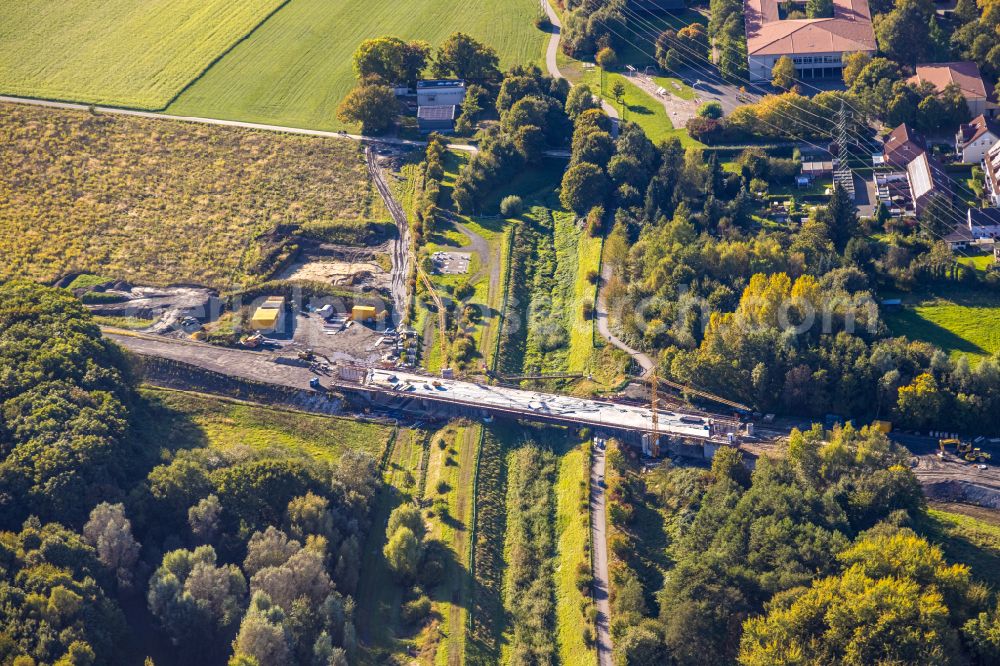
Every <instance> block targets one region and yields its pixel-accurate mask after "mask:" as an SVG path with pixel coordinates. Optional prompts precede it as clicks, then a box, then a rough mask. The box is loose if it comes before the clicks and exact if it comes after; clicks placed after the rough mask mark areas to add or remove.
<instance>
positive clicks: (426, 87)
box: [417, 79, 465, 107]
mask: <svg viewBox="0 0 1000 666" xmlns="http://www.w3.org/2000/svg"><path fill="white" fill-rule="evenodd" d="M464 101H465V81H461V80H459V79H431V80H425V81H417V106H418V107H420V106H461V105H462V102H464Z"/></svg>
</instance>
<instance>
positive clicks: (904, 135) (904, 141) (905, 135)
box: [882, 123, 927, 168]
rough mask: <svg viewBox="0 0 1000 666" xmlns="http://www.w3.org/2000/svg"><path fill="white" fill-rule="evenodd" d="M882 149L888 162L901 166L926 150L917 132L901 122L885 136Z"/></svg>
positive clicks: (925, 145)
mask: <svg viewBox="0 0 1000 666" xmlns="http://www.w3.org/2000/svg"><path fill="white" fill-rule="evenodd" d="M882 150H883V153H884V154H885V161H886V162H887V163H888V164H891V165H893V166H896V167H900V168H902V167H905V166H906V165H907V164H909V163H910V162H912V161H913V160H914V159H916V158H917V157H918V156H920V155H923V154H924V153H925V152H927V144H925V143H924V140H923V138H922V137H921V136H920V135H919V134H917V133H916V132H914V131H913V130H911V129H910V128H909V126H908V125H907V124H906V123H903V124H902V125H900V126H899V127H897V128H896V129H894V130H892V132H891V133H890V134H889V136H888V137H886V139H885V143H884V144H883V146H882Z"/></svg>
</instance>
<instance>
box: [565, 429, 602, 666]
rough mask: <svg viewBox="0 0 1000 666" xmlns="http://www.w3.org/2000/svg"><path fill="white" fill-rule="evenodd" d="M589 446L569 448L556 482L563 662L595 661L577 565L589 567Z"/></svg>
mask: <svg viewBox="0 0 1000 666" xmlns="http://www.w3.org/2000/svg"><path fill="white" fill-rule="evenodd" d="M589 479H590V449H589V446H588V445H587V444H579V445H577V446H573V447H572V448H568V449H567V450H566V452H565V453H563V455H562V457H561V458H560V459H559V477H558V480H557V482H556V550H557V555H558V564H557V566H556V631H557V633H558V637H559V654H560V657H561V659H560V661H561V663H563V664H584V663H593V661H594V658H595V655H594V649H593V647H591V646H588V645H587V643H586V642H585V641H584V631H585V627H587V626H588V624H589V623H588V621H587V619H586V617H585V616H584V614H583V612H582V606H583V604H584V603H585V602H587V601H589V600H590V595H589V594H588V595H587V596H584V594H583V593H582V592H580V589H579V588H578V587H577V577H578V574H577V569H578V568H579V567H588V568H589V567H590V520H589V506H590V505H589V499H588V498H589V493H588V482H589Z"/></svg>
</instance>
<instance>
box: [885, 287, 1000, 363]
mask: <svg viewBox="0 0 1000 666" xmlns="http://www.w3.org/2000/svg"><path fill="white" fill-rule="evenodd" d="M903 306H904V307H903V309H901V310H888V311H883V313H882V316H883V318H884V319H885V322H886V324H888V326H889V329H890V330H891V331H892V333H893V334H894V335H905V336H907V337H908V338H911V339H914V340H924V341H926V342H930V343H933V344H935V345H937V346H939V347H941V348H942V349H944V350H945V351H946V352H949V353H950V354H952V355H953V356H954V355H957V354H968V355H970V356H973V357H983V356H989V355H990V354H994V353H996V352H998V351H1000V296H998V295H996V294H993V293H990V292H988V291H985V290H977V289H961V288H958V287H956V288H951V289H946V290H941V291H940V292H939V293H936V294H933V293H928V294H922V295H914V296H911V297H907V298H904V299H903Z"/></svg>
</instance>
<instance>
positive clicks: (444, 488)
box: [435, 479, 450, 495]
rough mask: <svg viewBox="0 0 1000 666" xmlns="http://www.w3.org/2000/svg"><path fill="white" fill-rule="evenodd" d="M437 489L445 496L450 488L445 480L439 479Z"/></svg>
mask: <svg viewBox="0 0 1000 666" xmlns="http://www.w3.org/2000/svg"><path fill="white" fill-rule="evenodd" d="M435 489H436V490H437V491H438V494H439V495H443V494H445V493H446V492H448V490H449V489H450V486H449V485H448V482H447V481H445V480H444V479H439V480H438V482H437V486H436V488H435Z"/></svg>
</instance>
